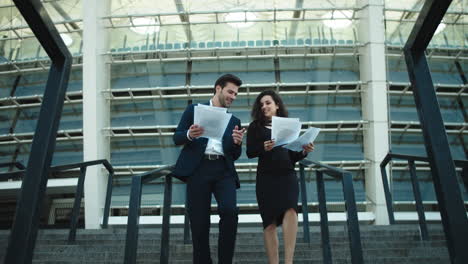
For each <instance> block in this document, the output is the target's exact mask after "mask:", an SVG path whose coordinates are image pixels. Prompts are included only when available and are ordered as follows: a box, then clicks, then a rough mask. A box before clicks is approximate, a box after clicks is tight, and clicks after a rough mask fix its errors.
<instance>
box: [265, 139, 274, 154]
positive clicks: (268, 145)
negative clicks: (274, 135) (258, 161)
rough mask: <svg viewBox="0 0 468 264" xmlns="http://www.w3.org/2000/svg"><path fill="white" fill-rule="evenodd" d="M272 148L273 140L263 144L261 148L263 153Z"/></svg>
mask: <svg viewBox="0 0 468 264" xmlns="http://www.w3.org/2000/svg"><path fill="white" fill-rule="evenodd" d="M274 147H275V140H274V139H272V140H268V141H265V142H263V148H264V149H265V151H270V150H272V149H273V148H274Z"/></svg>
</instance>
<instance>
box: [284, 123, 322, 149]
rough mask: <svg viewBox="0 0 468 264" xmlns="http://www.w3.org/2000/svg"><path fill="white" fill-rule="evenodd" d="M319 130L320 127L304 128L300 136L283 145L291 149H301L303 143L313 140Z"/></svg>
mask: <svg viewBox="0 0 468 264" xmlns="http://www.w3.org/2000/svg"><path fill="white" fill-rule="evenodd" d="M319 132H320V128H317V127H310V128H309V129H307V130H306V132H305V133H304V134H302V136H300V137H299V138H297V139H296V140H294V141H293V142H291V143H289V144H287V145H284V146H283V147H284V148H287V149H290V150H292V151H301V150H302V146H303V145H306V144H309V143H310V142H314V140H315V138H317V135H318V134H319Z"/></svg>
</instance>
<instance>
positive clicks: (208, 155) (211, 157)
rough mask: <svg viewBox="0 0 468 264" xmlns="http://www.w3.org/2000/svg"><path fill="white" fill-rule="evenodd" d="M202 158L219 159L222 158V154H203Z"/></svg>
mask: <svg viewBox="0 0 468 264" xmlns="http://www.w3.org/2000/svg"><path fill="white" fill-rule="evenodd" d="M204 158H205V159H207V160H219V159H223V158H224V156H223V155H216V154H205V156H204Z"/></svg>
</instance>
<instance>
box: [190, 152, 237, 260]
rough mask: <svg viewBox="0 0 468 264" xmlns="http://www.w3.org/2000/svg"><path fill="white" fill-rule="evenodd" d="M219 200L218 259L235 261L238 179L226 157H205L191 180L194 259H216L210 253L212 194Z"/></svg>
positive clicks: (191, 221)
mask: <svg viewBox="0 0 468 264" xmlns="http://www.w3.org/2000/svg"><path fill="white" fill-rule="evenodd" d="M212 194H214V196H215V199H216V201H217V202H218V212H219V216H220V221H219V237H218V262H219V263H220V264H230V263H232V258H233V256H234V247H235V242H236V235H237V222H238V216H237V215H238V208H237V199H236V182H235V179H234V177H233V176H230V175H229V176H228V175H227V173H226V165H225V161H224V160H223V159H218V160H205V159H204V160H202V163H201V164H200V166H199V168H198V169H197V171H196V172H195V173H194V174H193V175H192V176H191V177H190V178H189V180H188V182H187V206H188V208H187V209H188V213H189V218H190V225H191V230H192V243H193V263H194V264H208V263H213V262H212V260H211V256H210V245H209V242H210V241H209V240H210V239H209V234H210V211H211V196H212Z"/></svg>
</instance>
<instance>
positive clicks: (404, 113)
mask: <svg viewBox="0 0 468 264" xmlns="http://www.w3.org/2000/svg"><path fill="white" fill-rule="evenodd" d="M437 99H438V102H439V106H440V111H441V114H442V118H443V120H444V122H461V123H463V122H464V118H463V110H462V109H461V108H460V105H459V104H458V102H457V98H456V97H445V96H444V97H443V96H439V97H438V98H437ZM390 117H391V120H393V121H419V117H418V114H417V111H416V105H415V103H414V98H413V96H411V95H390Z"/></svg>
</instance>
